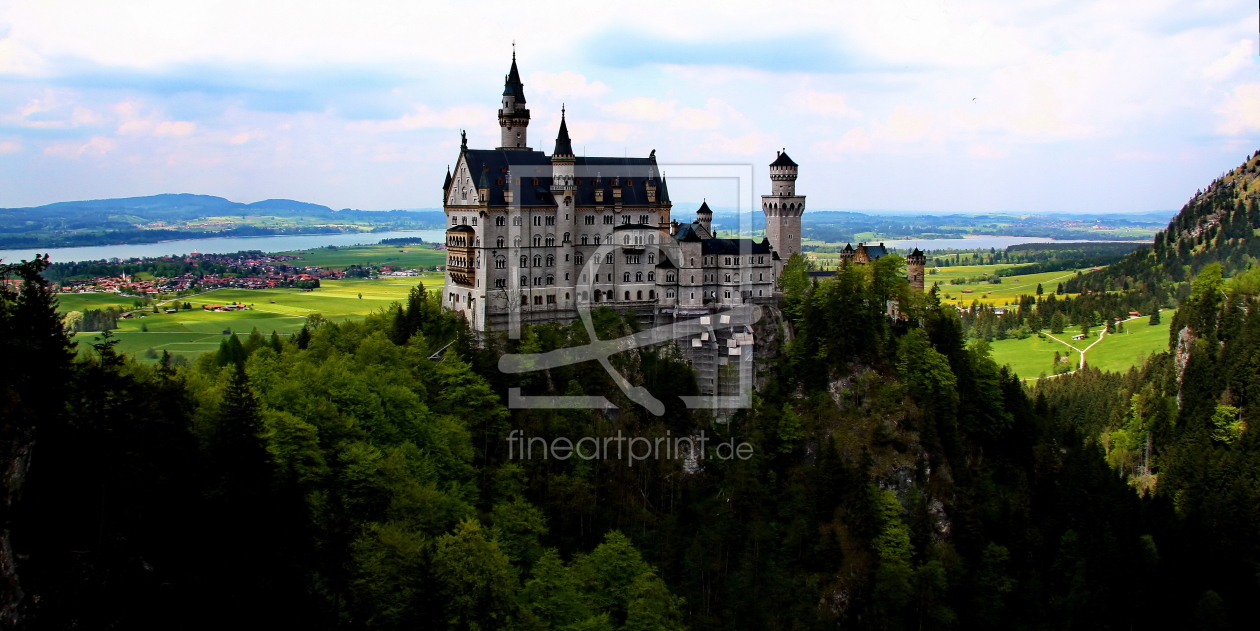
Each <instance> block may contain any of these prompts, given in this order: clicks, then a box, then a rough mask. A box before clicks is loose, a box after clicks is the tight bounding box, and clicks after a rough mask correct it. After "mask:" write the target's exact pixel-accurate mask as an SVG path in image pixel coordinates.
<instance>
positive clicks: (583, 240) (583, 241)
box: [582, 235, 586, 245]
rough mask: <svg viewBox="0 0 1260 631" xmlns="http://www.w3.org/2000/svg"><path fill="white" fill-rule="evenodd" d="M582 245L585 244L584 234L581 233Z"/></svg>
mask: <svg viewBox="0 0 1260 631" xmlns="http://www.w3.org/2000/svg"><path fill="white" fill-rule="evenodd" d="M582 245H586V235H582Z"/></svg>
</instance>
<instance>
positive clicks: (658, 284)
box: [442, 55, 805, 331]
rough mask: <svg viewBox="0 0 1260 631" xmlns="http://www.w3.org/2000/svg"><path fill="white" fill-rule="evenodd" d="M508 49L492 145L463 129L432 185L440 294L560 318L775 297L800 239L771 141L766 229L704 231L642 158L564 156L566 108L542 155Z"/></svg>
mask: <svg viewBox="0 0 1260 631" xmlns="http://www.w3.org/2000/svg"><path fill="white" fill-rule="evenodd" d="M529 120H530V113H529V110H528V109H526V107H525V92H524V86H523V84H522V83H521V80H520V75H519V72H518V71H517V67H516V58H515V55H513V59H512V67H511V70H510V72H509V73H508V75H507V77H506V81H505V87H504V90H503V100H502V109H500V110H499V125H500V127H501V129H502V140H501V146H500V147H498V148H496V149H469V148H468V143H467V138H466V137H465V138H464V141H463V143H461V147H460V153H459V158H458V160H457V161H456V164H455V169H454V171H453V172H448V173H447V176H446V182H445V183H444V184H443V187H442V198H443V207H444V210H445V212H446V217H447V231H446V246H447V249H448V255H447V272H446V282H445V287H444V290H443V297H442V304H443V307H444V308H445V309H449V310H452V311H455V312H458V313H460V314H462V315H464V317H465V318H467V320H468V322H469V323H470V325H471V326H472V328H473V329H474V330H477V331H492V330H505V329H507V328H508V327H509V326H510V325H511V323H513V322H530V323H538V322H565V323H567V322H571V321H573V320H574V319H575V318H577V317H578V309H579V307H583V308H586V307H589V308H594V307H597V306H601V305H608V306H612V307H613V308H616V309H618V310H619V311H633V312H635V313H636V314H638V316H639V317H640V319H641V321H643V322H645V323H648V322H655V323H664V322H668V321H671V320H672V319H674V318H680V317H692V316H696V315H706V314H709V313H714V312H716V311H720V310H722V309H725V308H729V307H731V306H735V305H739V304H747V303H750V302H763V301H764V302H767V303H768V302H770V301H772V300H774V293H775V291H776V287H777V284H776V283H777V279H778V275H779V274H780V273H781V271H782V268H783V264H784V263H785V262H786V261H787V259H788V258H789V257H790V256H791V255H792V254H793V253H796V252H800V242H801V213H803V212H804V210H805V197H804V196H803V195H797V194H796V177H797V168H798V166H797V164H796V163H795V162H793V161H792V160H791V158H789V157H788V156H787V154H786V153H784V152H780V153H779V155H778V157H777V158H776V159H775V161H774V162H773V163H772V164H771V165H770V177H771V194H770V195H764V196H762V211H763V212H764V213H765V216H766V235H767V237H766V238H765V239H761V240H755V239H722V238H716V237H715V236H714V232H713V228H712V220H713V214H712V212H711V211H710V209H709V207H708V205H707V204H704V205H702V206H701V207H700V209H699V210H698V211H697V213H696V218H695V221H693V222H690V223H679V222H677V221H674V218H673V217H672V216H671V210H672V208H671V203H670V199H669V189H668V187H667V186H666V183H665V180H664V178H662V177H661V175H660V173H659V171H658V169H657V163H656V152H655V151H653V152H652V154H651V155H649V156H648V157H646V158H628V157H626V158H600V157H586V156H581V157H579V156H576V155H574V152H573V145H572V142H571V140H570V138H569V131H568V126H567V124H566V122H565V118H564V112H563V111H562V112H561V119H560V130H559V133H558V135H557V138H556V144H555V150H554V151H553V152H552V154H551V155H550V156H548V155H546V154H545V153H543V152H542V151H535V150H534V149H532V148H530V147H529V146H528V145H529V141H528V130H529Z"/></svg>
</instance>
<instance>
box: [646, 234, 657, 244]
mask: <svg viewBox="0 0 1260 631" xmlns="http://www.w3.org/2000/svg"><path fill="white" fill-rule="evenodd" d="M648 245H656V235H654V234H649V235H648Z"/></svg>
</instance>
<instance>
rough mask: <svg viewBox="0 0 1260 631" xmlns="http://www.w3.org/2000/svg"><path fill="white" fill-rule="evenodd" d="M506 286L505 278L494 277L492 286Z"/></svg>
mask: <svg viewBox="0 0 1260 631" xmlns="http://www.w3.org/2000/svg"><path fill="white" fill-rule="evenodd" d="M506 287H507V279H506V278H496V279H494V288H495V289H504V288H506Z"/></svg>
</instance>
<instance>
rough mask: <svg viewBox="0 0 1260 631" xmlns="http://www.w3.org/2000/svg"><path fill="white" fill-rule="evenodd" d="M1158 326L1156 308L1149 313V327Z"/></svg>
mask: <svg viewBox="0 0 1260 631" xmlns="http://www.w3.org/2000/svg"><path fill="white" fill-rule="evenodd" d="M1158 324H1159V309H1158V308H1156V309H1155V310H1154V311H1151V319H1150V325H1151V326H1157V325H1158Z"/></svg>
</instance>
